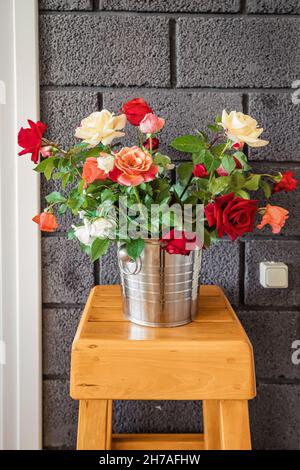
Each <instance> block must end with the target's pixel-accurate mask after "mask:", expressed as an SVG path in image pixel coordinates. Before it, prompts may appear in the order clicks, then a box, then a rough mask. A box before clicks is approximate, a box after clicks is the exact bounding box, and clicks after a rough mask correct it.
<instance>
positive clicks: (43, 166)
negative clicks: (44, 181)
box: [34, 157, 59, 173]
mask: <svg viewBox="0 0 300 470" xmlns="http://www.w3.org/2000/svg"><path fill="white" fill-rule="evenodd" d="M55 160H59V159H58V158H57V157H49V158H45V160H43V161H42V162H41V163H40V164H39V165H38V166H37V167H35V169H34V171H37V172H38V173H44V172H45V171H46V169H47V167H48V166H49V165H50V166H51V167H52V168H54V161H55Z"/></svg>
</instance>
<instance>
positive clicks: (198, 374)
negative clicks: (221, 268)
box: [71, 286, 255, 450]
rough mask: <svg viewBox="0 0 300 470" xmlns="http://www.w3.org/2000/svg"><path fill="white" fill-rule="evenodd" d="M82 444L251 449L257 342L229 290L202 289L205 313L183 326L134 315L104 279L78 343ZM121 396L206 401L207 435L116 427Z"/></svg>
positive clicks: (74, 392) (74, 372)
mask: <svg viewBox="0 0 300 470" xmlns="http://www.w3.org/2000/svg"><path fill="white" fill-rule="evenodd" d="M71 396H72V398H74V399H75V400H80V406H79V422H78V438H77V448H78V449H94V450H100V449H102V450H109V449H113V450H124V449H143V450H150V449H152V450H163V449H166V450H177V449H178V450H199V449H250V448H251V439H250V429H249V415H248V400H249V399H252V398H253V397H254V396H255V375H254V363H253V352H252V346H251V343H250V342H249V340H248V338H247V335H246V333H245V332H244V330H243V328H242V326H241V324H240V322H239V320H238V319H237V317H236V315H235V313H234V311H233V309H232V307H231V305H230V303H229V302H228V300H227V298H226V297H225V295H224V293H223V291H222V290H221V289H220V288H219V287H217V286H202V287H201V288H200V307H199V314H198V316H197V318H196V319H195V320H194V321H193V322H192V323H190V324H188V325H185V326H181V327H177V328H149V327H143V326H138V325H134V324H133V323H130V322H128V321H127V320H126V319H125V318H124V316H123V313H122V300H121V290H120V286H97V287H95V288H94V289H93V290H92V292H91V294H90V296H89V299H88V302H87V305H86V307H85V310H84V313H83V316H82V319H81V321H80V324H79V327H78V330H77V333H76V336H75V339H74V342H73V347H72V362H71ZM113 400H203V416H204V432H205V433H204V436H203V435H202V434H116V435H113V434H112V401H113Z"/></svg>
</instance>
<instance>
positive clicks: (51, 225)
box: [32, 212, 58, 232]
mask: <svg viewBox="0 0 300 470" xmlns="http://www.w3.org/2000/svg"><path fill="white" fill-rule="evenodd" d="M32 220H33V222H35V223H36V224H38V225H39V226H40V229H41V231H42V232H55V230H56V229H57V227H58V223H57V220H56V217H55V215H53V214H50V213H49V212H42V213H41V214H38V215H36V216H35V217H33V219H32Z"/></svg>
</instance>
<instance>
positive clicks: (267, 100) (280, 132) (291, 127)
mask: <svg viewBox="0 0 300 470" xmlns="http://www.w3.org/2000/svg"><path fill="white" fill-rule="evenodd" d="M299 76H300V75H299ZM291 83H292V81H291V82H290V83H289V85H291ZM293 91H294V90H292V89H291V90H289V91H288V92H284V93H283V92H281V93H274V92H273V93H266V94H265V93H250V94H249V114H251V115H253V116H255V118H256V119H257V121H258V122H259V124H260V125H261V126H262V127H263V128H265V133H264V136H265V138H266V139H268V140H269V141H270V143H269V145H267V146H266V147H263V148H261V149H260V150H257V149H251V150H250V152H249V154H250V159H251V160H261V161H268V160H278V161H300V148H299V145H297V143H298V141H296V145H293V142H295V129H299V127H300V112H299V105H298V106H297V105H294V104H293V102H292V92H293Z"/></svg>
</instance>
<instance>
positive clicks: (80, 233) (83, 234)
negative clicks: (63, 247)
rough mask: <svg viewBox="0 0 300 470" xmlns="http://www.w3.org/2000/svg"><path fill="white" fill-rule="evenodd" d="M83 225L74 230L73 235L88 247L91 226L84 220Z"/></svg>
mask: <svg viewBox="0 0 300 470" xmlns="http://www.w3.org/2000/svg"><path fill="white" fill-rule="evenodd" d="M83 222H84V225H81V226H80V227H75V228H74V234H75V236H76V238H78V240H79V241H80V243H83V244H84V245H87V246H88V245H90V243H91V224H90V222H89V221H88V220H87V219H84V221H83Z"/></svg>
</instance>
